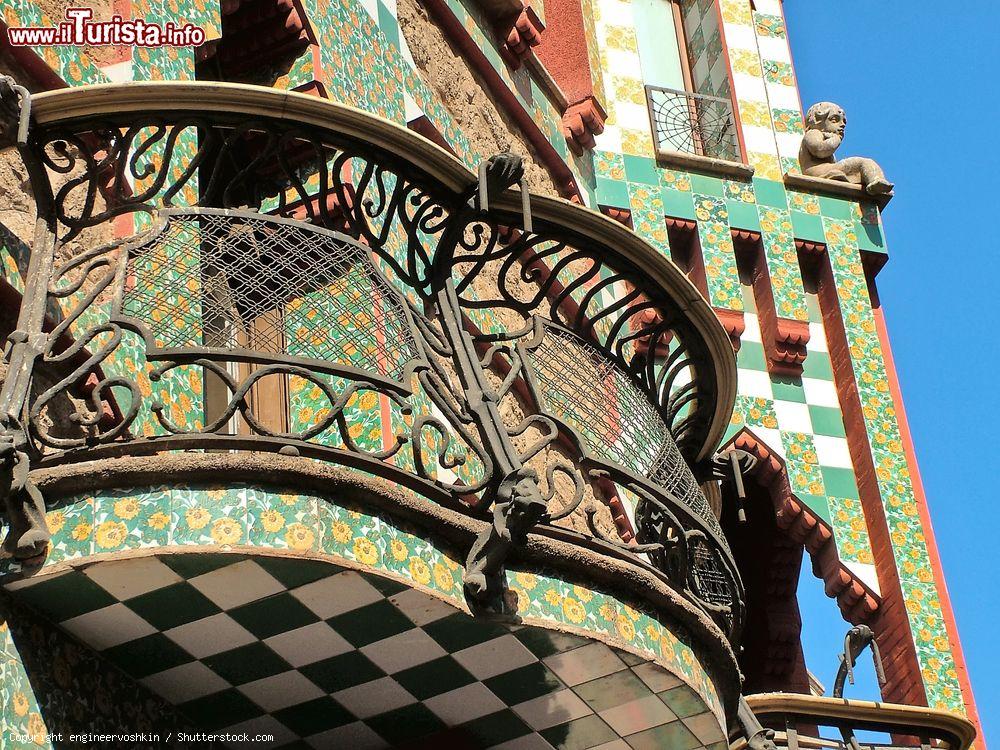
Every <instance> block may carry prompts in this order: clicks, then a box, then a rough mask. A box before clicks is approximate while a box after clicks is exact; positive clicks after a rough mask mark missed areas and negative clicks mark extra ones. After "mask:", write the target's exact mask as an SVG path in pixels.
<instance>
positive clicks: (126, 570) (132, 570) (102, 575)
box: [83, 557, 183, 601]
mask: <svg viewBox="0 0 1000 750" xmlns="http://www.w3.org/2000/svg"><path fill="white" fill-rule="evenodd" d="M83 574H84V575H85V576H87V578H89V579H90V580H92V581H93V582H94V583H96V584H97V585H98V586H100V587H101V588H102V589H104V590H105V591H107V592H108V593H109V594H111V595H112V596H113V597H115V599H117V600H118V601H124V600H125V599H131V598H132V597H134V596H139V594H145V593H148V592H150V591H155V590H156V589H161V588H163V587H164V586H169V585H170V584H172V583H179V582H180V581H181V580H183V579H182V578H181V577H180V576H179V575H177V573H175V572H174V571H173V570H171V569H170V568H168V567H167V566H166V565H164V564H163V563H162V562H160V561H159V560H158V559H157V558H155V557H139V558H136V559H134V560H118V561H115V562H104V563H97V564H96V565H91V566H90V567H88V568H85V569H84V571H83Z"/></svg>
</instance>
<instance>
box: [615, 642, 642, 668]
mask: <svg viewBox="0 0 1000 750" xmlns="http://www.w3.org/2000/svg"><path fill="white" fill-rule="evenodd" d="M611 650H612V651H614V652H615V654H616V655H617V656H618V658H619V659H621V660H622V661H623V662H625V664H627V665H628V666H630V667H634V666H636V665H637V664H645V663H646V661H647V659H643V658H642V657H641V656H636V655H635V654H633V653H632V652H631V651H622V650H621V649H620V648H615V647H614V646H612V647H611Z"/></svg>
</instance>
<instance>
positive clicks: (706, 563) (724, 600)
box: [688, 538, 733, 607]
mask: <svg viewBox="0 0 1000 750" xmlns="http://www.w3.org/2000/svg"><path fill="white" fill-rule="evenodd" d="M688 555H689V564H690V566H691V577H692V578H693V579H694V584H695V586H696V587H697V589H698V592H697V593H698V594H699V596H701V598H702V599H704V600H705V601H706V602H708V603H709V604H715V605H718V606H723V607H731V606H732V604H733V590H732V582H731V581H730V579H729V576H728V575H726V573H725V572H724V571H723V569H722V567H721V566H720V564H719V561H718V560H717V559H716V557H715V553H714V551H713V549H712V547H711V546H709V545H708V544H707V543H706V542H705V541H703V540H702V539H698V538H693V539H692V540H691V541H690V546H689V548H688Z"/></svg>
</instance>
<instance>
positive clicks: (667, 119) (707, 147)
mask: <svg viewBox="0 0 1000 750" xmlns="http://www.w3.org/2000/svg"><path fill="white" fill-rule="evenodd" d="M646 103H647V106H648V107H649V119H650V122H651V123H652V126H653V138H654V140H655V144H656V148H657V149H658V150H663V151H682V152H685V153H688V154H698V155H701V156H710V157H712V158H715V159H723V160H725V161H741V160H742V156H741V153H740V146H739V139H738V138H737V135H736V120H735V118H734V117H733V105H732V102H730V101H729V99H724V98H722V97H718V96H707V95H704V94H692V93H690V92H687V91H679V90H677V89H667V88H661V87H658V86H647V87H646Z"/></svg>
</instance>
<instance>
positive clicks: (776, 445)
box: [749, 426, 785, 458]
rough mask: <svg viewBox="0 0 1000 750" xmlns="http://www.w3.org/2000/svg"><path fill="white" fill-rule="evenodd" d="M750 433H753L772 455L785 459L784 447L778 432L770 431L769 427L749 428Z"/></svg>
mask: <svg viewBox="0 0 1000 750" xmlns="http://www.w3.org/2000/svg"><path fill="white" fill-rule="evenodd" d="M749 430H750V432H752V433H753V435H754V437H756V438H757V439H758V440H759V441H760V442H762V443H763V444H764V445H766V446H767V447H768V449H769V450H770V451H771V452H772V453H774V454H775V455H776V456H781V457H782V458H784V457H785V445H784V443H782V442H781V432H779V431H778V430H772V429H771V428H770V427H757V426H754V427H750V428H749Z"/></svg>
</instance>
